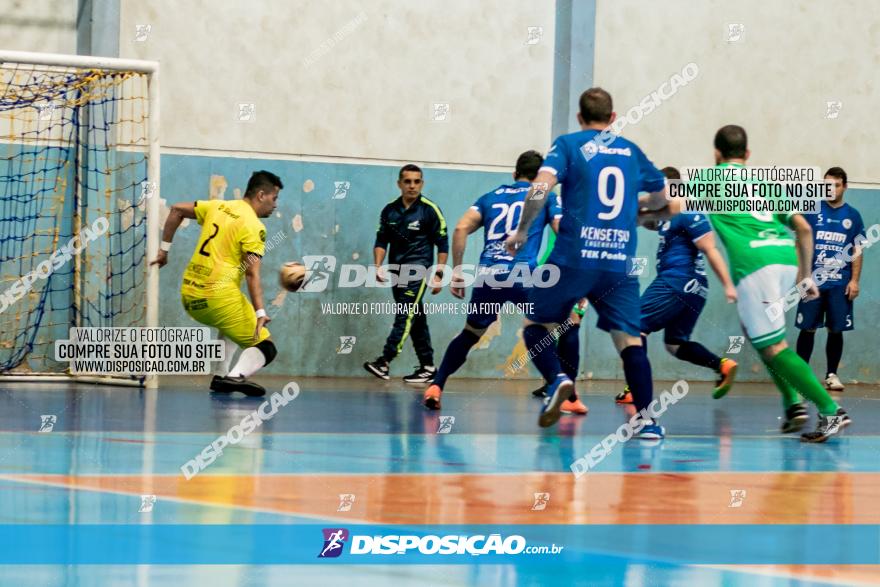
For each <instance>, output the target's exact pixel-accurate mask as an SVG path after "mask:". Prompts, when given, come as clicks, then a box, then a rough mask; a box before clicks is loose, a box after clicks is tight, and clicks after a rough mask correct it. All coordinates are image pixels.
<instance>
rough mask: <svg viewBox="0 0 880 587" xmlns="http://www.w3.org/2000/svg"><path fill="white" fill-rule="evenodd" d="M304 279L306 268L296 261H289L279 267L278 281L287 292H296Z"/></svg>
mask: <svg viewBox="0 0 880 587" xmlns="http://www.w3.org/2000/svg"><path fill="white" fill-rule="evenodd" d="M305 278H306V266H305V265H303V264H302V263H299V262H297V261H290V262H289V263H285V264H284V265H282V266H281V272H280V273H279V274H278V280H279V282H280V283H281V287H283V288H284V289H286V290H287V291H298V290H299V288H300V287H302V284H303V280H305Z"/></svg>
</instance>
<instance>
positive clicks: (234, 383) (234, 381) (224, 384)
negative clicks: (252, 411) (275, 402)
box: [211, 375, 266, 397]
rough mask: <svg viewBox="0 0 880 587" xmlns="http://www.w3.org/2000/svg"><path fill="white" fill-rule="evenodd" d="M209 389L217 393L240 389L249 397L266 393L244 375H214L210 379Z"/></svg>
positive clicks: (261, 387)
mask: <svg viewBox="0 0 880 587" xmlns="http://www.w3.org/2000/svg"><path fill="white" fill-rule="evenodd" d="M211 391H216V392H217V393H232V392H233V391H240V392H241V393H243V394H245V395H246V396H249V397H261V396H264V395H266V389H265V388H264V387H263V386H262V385H259V384H257V383H254V382H253V381H248V380H247V379H245V378H244V377H220V376H219V375H214V378H213V379H211Z"/></svg>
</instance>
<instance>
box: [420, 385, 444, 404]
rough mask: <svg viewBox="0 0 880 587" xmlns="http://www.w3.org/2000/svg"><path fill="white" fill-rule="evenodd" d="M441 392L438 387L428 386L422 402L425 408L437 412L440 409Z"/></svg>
mask: <svg viewBox="0 0 880 587" xmlns="http://www.w3.org/2000/svg"><path fill="white" fill-rule="evenodd" d="M442 393H443V390H442V389H440V386H439V385H429V386H428V389H426V390H425V397H424V400H423V401H422V403H423V404H425V407H426V408H428V409H429V410H439V409H440V395H442Z"/></svg>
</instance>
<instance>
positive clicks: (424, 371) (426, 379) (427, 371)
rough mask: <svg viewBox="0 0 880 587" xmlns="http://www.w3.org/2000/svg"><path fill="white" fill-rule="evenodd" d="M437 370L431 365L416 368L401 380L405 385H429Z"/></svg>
mask: <svg viewBox="0 0 880 587" xmlns="http://www.w3.org/2000/svg"><path fill="white" fill-rule="evenodd" d="M436 373H437V369H436V368H435V367H433V366H431V365H422V366H420V367H417V368H416V370H415V371H413V372H412V373H411V374H409V375H407V376H406V377H404V378H403V381H404V382H405V383H431V382H432V381H434V375H435V374H436Z"/></svg>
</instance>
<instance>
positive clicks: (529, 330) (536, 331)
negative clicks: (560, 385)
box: [523, 324, 563, 383]
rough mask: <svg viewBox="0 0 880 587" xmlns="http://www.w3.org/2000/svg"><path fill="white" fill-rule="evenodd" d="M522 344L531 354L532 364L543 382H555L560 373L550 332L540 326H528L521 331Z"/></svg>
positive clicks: (560, 369)
mask: <svg viewBox="0 0 880 587" xmlns="http://www.w3.org/2000/svg"><path fill="white" fill-rule="evenodd" d="M523 342H525V343H526V350H528V352H529V353H531V354H532V363H534V365H535V367H536V368H537V369H538V371H540V372H541V375H542V376H543V377H544V381H550V382H551V383H552V382H553V381H556V377H557V376H558V375H559V374H560V373H562V372H563V371H562V368H561V367H560V366H559V359H558V358H557V357H556V345H555V344H553V339H552V337H551V336H550V331H549V330H547V329H546V328H545V327H544V326H541V325H540V324H529V325H528V326H526V327H525V328H524V329H523Z"/></svg>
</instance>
